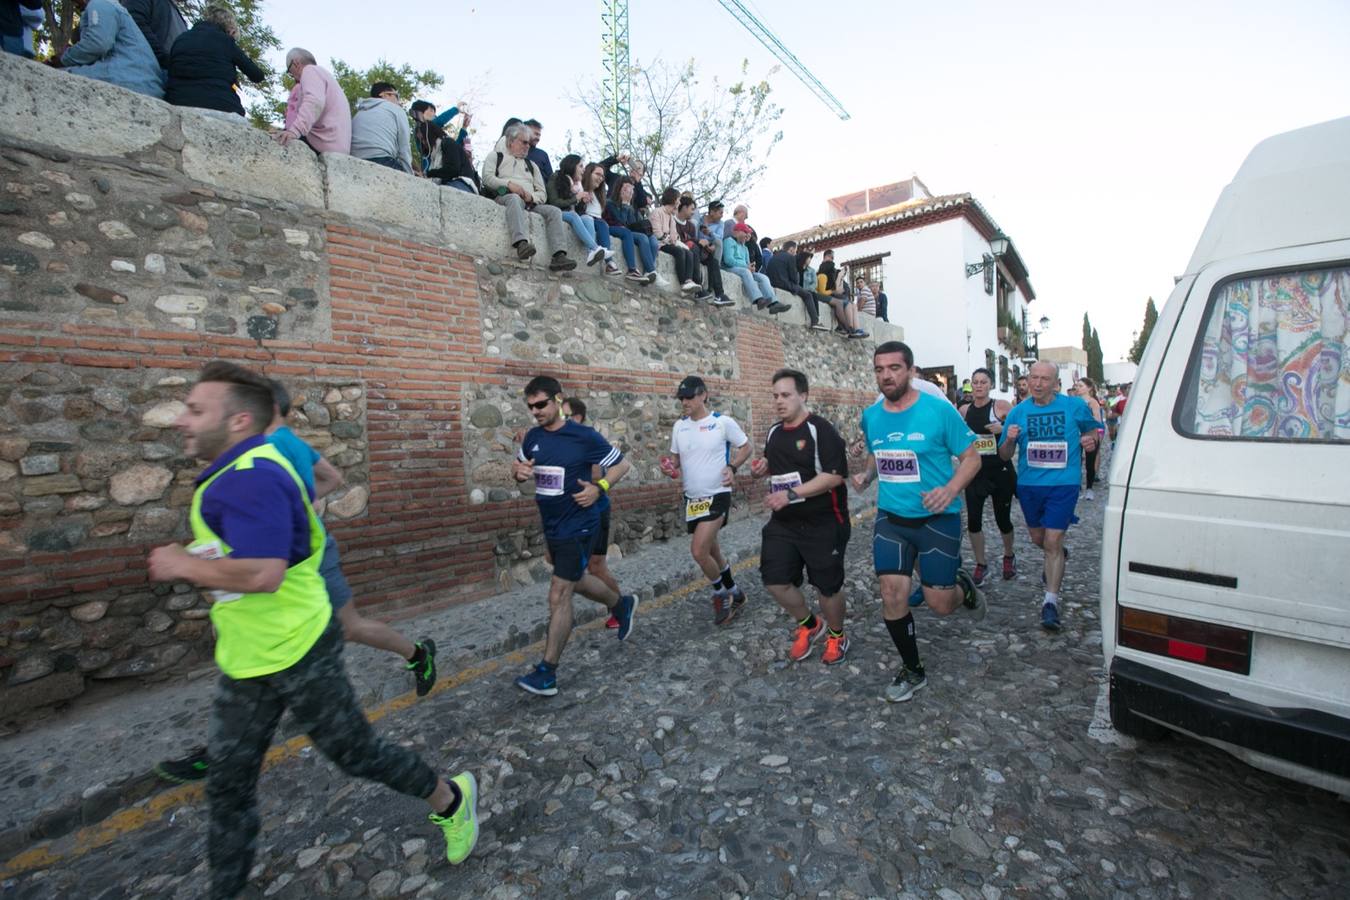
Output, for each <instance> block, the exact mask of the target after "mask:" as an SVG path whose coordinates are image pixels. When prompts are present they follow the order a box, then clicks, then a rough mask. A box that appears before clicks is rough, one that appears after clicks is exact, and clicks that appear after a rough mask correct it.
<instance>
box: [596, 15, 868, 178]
mask: <svg viewBox="0 0 1350 900" xmlns="http://www.w3.org/2000/svg"><path fill="white" fill-rule="evenodd" d="M717 2H718V3H720V4H721V5H722V8H723V9H725V10H726V11H727V12H729V13H731V14H732V16H733V17H735V19H736V21H737V22H738V23H740V25H741V26H742V27H743V28H745V30H746V31H748V32H750V33H751V34H753V35H754V36H755V37H756V38H757V39H758V40H759V42H760V43H761V44H763V45H764V47H765V49H767V50H768V51H769V52H770V53H772V54H773V55H774V56H775V57H776V58H777V59H778V60H779V62H781V63H782V64H783V65H785V66H787V67H788V69H789V70H790V71H791V72H792V74H793V75H796V76H797V79H798V80H799V81H801V83H802V84H804V85H806V86H807V88H809V89H810V90H811V93H813V94H815V95H816V96H817V97H818V98H819V99H820V101H821V102H822V103H824V104H825V105H826V106H828V107H829V108H830V111H831V112H833V113H834V114H835V115H837V116H838V117H839V118H840V119H842V120H844V121H847V120H848V119H849V114H848V110H846V109H844V104H842V103H840V102H839V98H838V97H836V96H835V95H834V94H832V93H830V91H829V89H828V88H826V87H825V85H823V84H821V83H820V79H819V78H817V77H816V76H815V75H813V74H811V70H810V69H808V68H806V66H805V65H803V64H802V61H801V60H799V59H798V58H797V57H796V55H795V54H793V52H792V51H791V50H789V49H788V48H787V47H785V46H784V45H783V42H782V41H780V40H779V39H778V36H777V35H775V34H774V33H773V32H772V31H770V30H769V27H768V26H767V25H765V24H764V23H763V22H761V21H760V20H759V17H758V16H756V15H755V14H754V13H752V12H751V11H750V10H749V8H747V7H746V5H745V4H744V3H742V2H740V0H717ZM600 23H601V26H602V30H601V53H602V59H601V68H602V70H603V72H604V79H603V82H602V89H601V97H602V102H603V104H604V110H603V116H602V121H603V124H604V129H605V138H606V139H607V141H608V142H609V146H610V147H613V148H614V149H615V150H616V151H617V150H624V149H627V148H629V147H630V146H632V133H633V132H632V120H633V70H632V66H631V65H630V63H629V52H628V47H629V42H628V0H600Z"/></svg>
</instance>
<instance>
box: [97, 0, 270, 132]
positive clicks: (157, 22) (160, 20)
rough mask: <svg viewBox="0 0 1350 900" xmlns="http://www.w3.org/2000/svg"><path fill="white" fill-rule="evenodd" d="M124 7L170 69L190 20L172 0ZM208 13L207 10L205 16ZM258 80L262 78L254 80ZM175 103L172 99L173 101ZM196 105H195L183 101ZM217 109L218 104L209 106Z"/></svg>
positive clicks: (125, 0) (130, 1) (128, 2)
mask: <svg viewBox="0 0 1350 900" xmlns="http://www.w3.org/2000/svg"><path fill="white" fill-rule="evenodd" d="M121 2H122V6H123V7H125V9H126V11H127V12H129V13H131V20H132V21H133V22H135V23H136V27H137V28H139V29H140V30H141V34H143V35H145V42H146V43H147V44H149V45H150V50H151V51H152V52H153V53H154V54H155V60H156V61H157V62H158V63H159V67H160V68H161V69H167V68H169V58H170V55H171V54H172V52H173V45H174V43H175V42H177V40H178V38H180V37H182V36H183V35H184V34H186V33H187V30H188V26H187V22H186V21H185V20H184V19H183V14H182V13H180V12H179V11H178V7H177V6H175V5H174V4H173V3H172V2H170V0H121ZM204 17H205V12H204V11H203V18H204ZM254 80H255V81H257V80H258V79H256V78H255V79H254ZM170 102H172V101H170ZM179 105H180V106H184V105H195V104H179ZM209 108H212V109H213V108H214V107H209Z"/></svg>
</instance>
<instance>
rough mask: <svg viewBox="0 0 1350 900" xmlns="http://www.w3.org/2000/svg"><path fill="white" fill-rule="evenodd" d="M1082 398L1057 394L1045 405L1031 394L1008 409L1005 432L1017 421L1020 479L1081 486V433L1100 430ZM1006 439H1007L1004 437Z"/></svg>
mask: <svg viewBox="0 0 1350 900" xmlns="http://www.w3.org/2000/svg"><path fill="white" fill-rule="evenodd" d="M1097 424H1098V423H1097V420H1096V419H1094V418H1093V417H1092V410H1091V409H1090V408H1089V407H1088V405H1087V404H1086V403H1084V402H1083V401H1082V399H1080V398H1078V397H1069V396H1066V395H1064V394H1056V395H1055V397H1054V399H1052V400H1051V401H1050V402H1049V403H1047V404H1046V405H1045V406H1039V405H1037V403H1036V401H1035V400H1034V399H1032V398H1030V397H1028V398H1027V399H1025V400H1023V401H1022V402H1021V403H1019V404H1017V405H1016V406H1014V407H1013V408H1012V409H1011V410H1009V411H1008V415H1007V417H1006V418H1004V420H1003V433H1004V434H1007V433H1008V429H1010V428H1011V427H1012V426H1014V425H1017V426H1018V427H1019V428H1021V429H1022V431H1021V434H1019V435H1018V436H1017V483H1018V484H1027V485H1033V486H1036V487H1051V486H1055V485H1065V484H1071V485H1073V486H1074V487H1077V486H1078V482H1079V479H1080V478H1081V477H1082V471H1083V448H1082V447H1080V446H1079V444H1078V439H1079V436H1080V435H1083V434H1086V433H1087V432H1089V431H1096V430H1097ZM1005 441H1006V439H1005Z"/></svg>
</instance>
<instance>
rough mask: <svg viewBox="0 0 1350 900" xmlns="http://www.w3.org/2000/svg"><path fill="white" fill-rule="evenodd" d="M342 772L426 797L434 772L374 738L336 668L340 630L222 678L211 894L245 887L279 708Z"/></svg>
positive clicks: (214, 722) (212, 739)
mask: <svg viewBox="0 0 1350 900" xmlns="http://www.w3.org/2000/svg"><path fill="white" fill-rule="evenodd" d="M287 709H289V710H290V711H291V714H292V715H293V716H294V717H295V720H296V723H297V724H298V725H299V726H300V727H301V729H302V730H303V731H304V732H305V733H306V734H308V735H309V738H310V740H312V741H313V742H314V745H315V746H316V747H318V748H319V750H321V751H322V752H323V754H324V755H325V756H327V757H328V758H329V759H331V760H332V761H333V762H335V763H337V765H338V766H339V767H341V769H342V771H344V772H346V773H347V774H348V775H354V776H356V777H358V778H368V779H370V780H372V781H379V782H383V783H384V784H386V785H388V786H389V787H391V788H393V789H394V790H396V791H398V792H400V793H403V794H408V795H410V796H413V797H422V798H425V797H429V796H431V793H432V792H433V791H434V790H435V789H436V780H437V778H436V774H435V773H434V772H433V771H432V770H431V767H430V766H428V765H427V764H426V763H425V762H423V761H422V759H421V758H420V757H419V756H417V754H415V753H413V752H412V751H410V750H406V749H404V748H403V747H399V746H398V745H396V744H391V743H388V742H386V741H383V740H380V739H379V738H378V737H376V736H375V731H374V729H372V728H371V727H370V723H369V722H368V721H366V717H365V714H364V713H362V711H361V707H360V706H359V705H358V704H357V702H356V694H355V692H354V691H353V690H352V686H351V683H350V682H349V681H348V680H347V673H346V671H345V670H344V668H343V666H342V628H341V626H340V625H338V620H337V617H336V616H334V617H333V620H332V621H331V622H329V623H328V628H327V630H325V631H324V633H323V634H322V635H321V636H320V637H319V639H318V641H316V642H315V644H314V646H313V647H312V648H310V651H309V652H308V653H307V654H305V656H304V658H303V659H301V660H300V661H299V662H297V663H296V664H295V665H293V666H291V667H290V668H289V669H285V670H284V671H281V672H277V673H275V674H272V675H265V676H262V677H261V678H248V679H242V680H235V679H233V678H230V677H228V676H224V675H222V676H221V678H220V681H219V683H218V684H217V686H216V696H215V701H214V704H213V706H212V708H211V725H210V736H209V738H208V740H209V744H210V746H209V748H208V756H209V758H210V760H211V767H210V770H209V772H210V774H209V775H208V777H207V782H206V795H207V798H208V800H209V801H210V805H211V827H210V838H209V849H210V856H211V896H212V897H213V898H225V897H233V896H235V895H236V894H238V893H239V892H240V891H241V890H243V888H244V884H245V882H246V881H247V879H248V872H249V869H250V867H251V866H252V865H253V853H254V851H255V849H256V848H257V840H258V822H259V816H258V804H257V786H258V774H259V772H260V771H261V769H262V762H263V756H264V755H265V754H266V753H267V748H268V747H269V746H270V745H271V743H272V735H273V733H274V732H275V731H276V728H277V723H278V722H280V721H281V714H282V712H283V711H285V710H287Z"/></svg>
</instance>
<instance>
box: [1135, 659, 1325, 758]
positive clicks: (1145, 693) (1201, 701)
mask: <svg viewBox="0 0 1350 900" xmlns="http://www.w3.org/2000/svg"><path fill="white" fill-rule="evenodd" d="M1111 694H1112V697H1113V699H1115V700H1116V702H1118V703H1123V705H1124V706H1125V708H1126V709H1128V710H1129V711H1130V712H1132V713H1135V714H1137V715H1141V716H1145V717H1147V718H1149V719H1153V720H1155V721H1158V722H1161V723H1162V724H1164V725H1170V726H1172V727H1173V728H1177V729H1180V730H1182V731H1187V732H1190V733H1191V734H1193V735H1195V736H1197V737H1201V738H1209V739H1212V740H1217V741H1223V742H1225V743H1228V744H1233V745H1236V746H1238V747H1245V748H1247V749H1248V750H1251V751H1253V752H1255V753H1261V754H1264V755H1266V756H1271V757H1274V758H1276V759H1283V760H1286V761H1288V762H1291V763H1295V764H1297V765H1300V766H1304V767H1306V768H1309V769H1315V770H1318V771H1321V772H1326V773H1328V774H1332V775H1337V776H1340V777H1342V778H1350V719H1343V718H1341V717H1339V716H1333V715H1331V714H1330V713H1325V712H1321V711H1320V710H1313V709H1296V708H1283V707H1271V706H1261V705H1259V704H1256V703H1251V702H1249V701H1247V700H1241V699H1238V698H1237V697H1234V696H1232V695H1231V694H1225V693H1223V692H1221V691H1216V690H1213V689H1212V688H1207V687H1202V686H1201V685H1198V684H1195V683H1194V682H1190V681H1187V680H1185V679H1184V678H1178V677H1177V676H1175V675H1171V674H1169V673H1167V672H1162V671H1159V670H1158V669H1154V668H1150V667H1149V666H1146V665H1143V664H1142V663H1139V662H1136V661H1135V660H1132V659H1123V658H1121V657H1116V658H1114V659H1112V660H1111Z"/></svg>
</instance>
